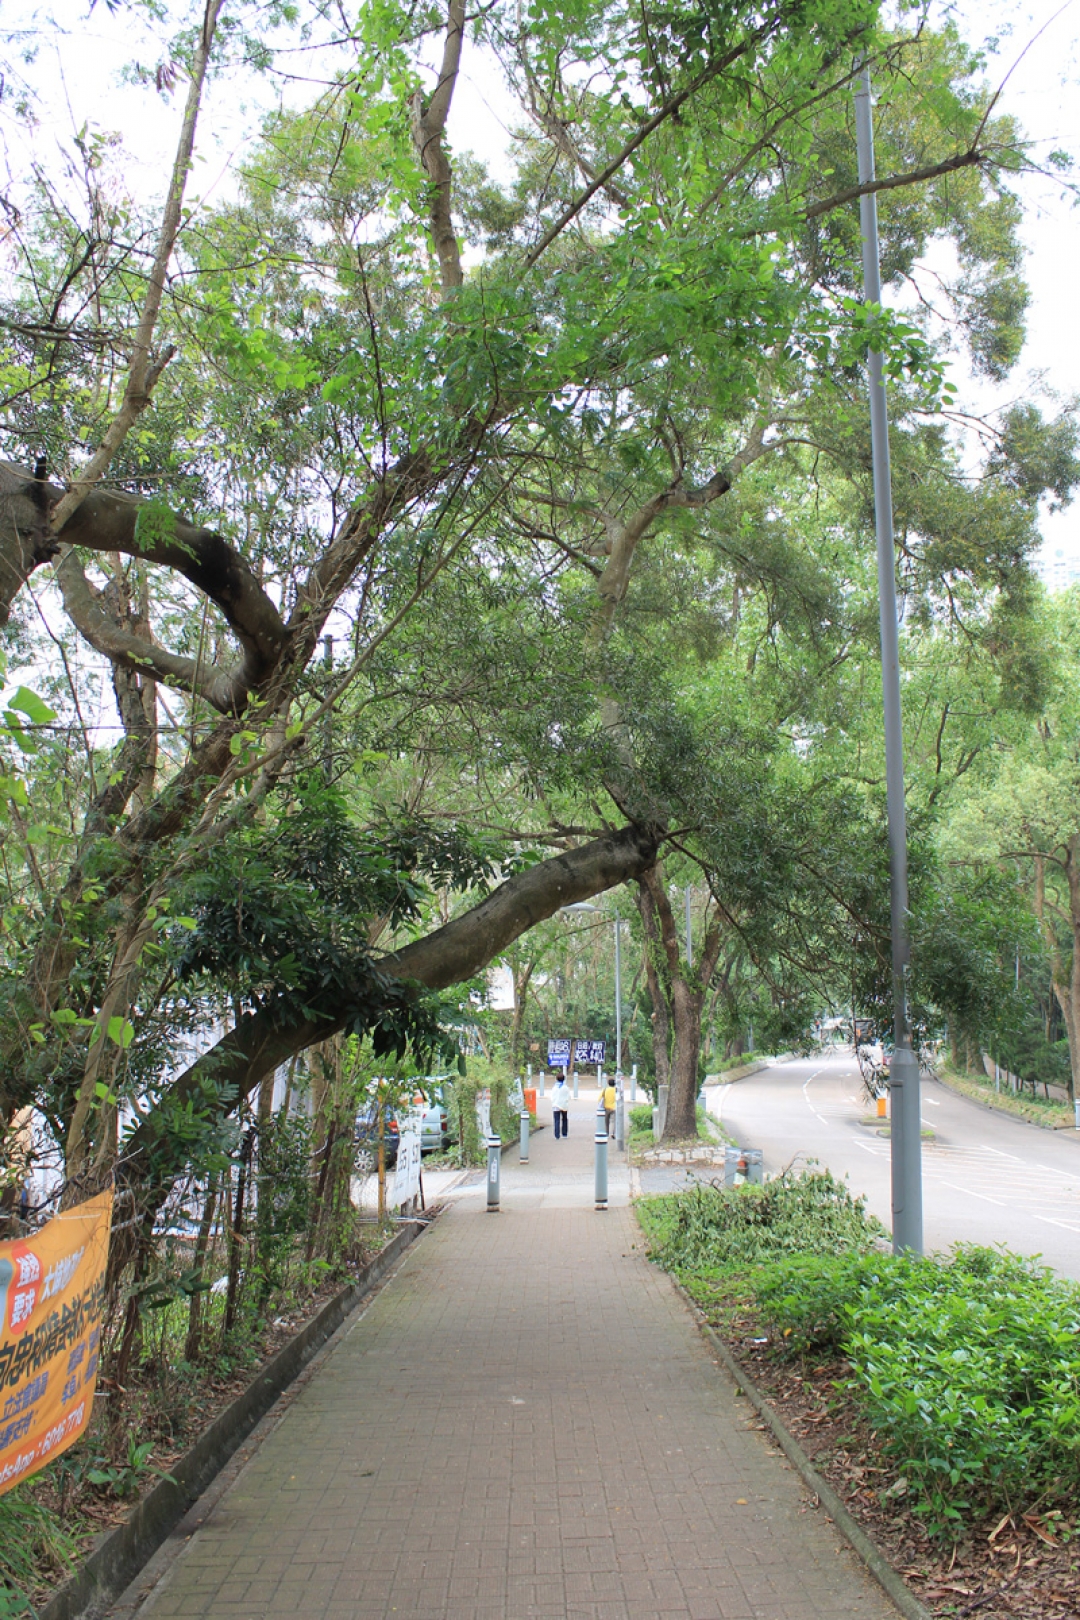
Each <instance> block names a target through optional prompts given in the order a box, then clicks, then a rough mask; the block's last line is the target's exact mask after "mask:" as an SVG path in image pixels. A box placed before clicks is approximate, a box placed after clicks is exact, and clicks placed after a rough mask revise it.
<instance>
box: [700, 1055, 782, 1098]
mask: <svg viewBox="0 0 1080 1620" xmlns="http://www.w3.org/2000/svg"><path fill="white" fill-rule="evenodd" d="M770 1066H771V1065H770V1062H769V1059H768V1058H763V1059H762V1060H761V1062H760V1063H743V1064H742V1065H741V1066H740V1067H739V1068H737V1069H725V1070H724V1071H723V1072H722V1073H721V1074H718V1075H717V1076H716V1078H715V1079H714V1078H713V1077H712V1076H711V1075H710V1076H709V1078H708V1079H707V1080H706V1082H705V1085H706V1086H707V1087H708V1089H709V1090H710V1091H715V1090H716V1088H717V1087H718V1086H730V1085H733V1084H734V1082H735V1081H736V1080H748V1079H749V1078H750V1076H751V1075H752V1074H760V1073H761V1071H762V1069H768V1068H769V1067H770Z"/></svg>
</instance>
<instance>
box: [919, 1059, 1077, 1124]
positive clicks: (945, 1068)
mask: <svg viewBox="0 0 1080 1620" xmlns="http://www.w3.org/2000/svg"><path fill="white" fill-rule="evenodd" d="M938 1073H939V1074H940V1076H941V1078H942V1080H943V1081H944V1082H945V1084H946V1085H948V1086H951V1087H952V1088H953V1090H954V1091H959V1092H962V1093H963V1095H964V1096H965V1097H971V1098H972V1099H973V1100H974V1101H975V1102H981V1103H985V1104H986V1105H987V1106H988V1107H990V1108H997V1109H1000V1111H1001V1112H1002V1113H1003V1114H1012V1115H1013V1116H1014V1117H1015V1118H1016V1119H1026V1120H1028V1121H1029V1122H1030V1123H1031V1124H1032V1125H1042V1126H1045V1127H1046V1129H1047V1130H1052V1131H1062V1130H1074V1129H1075V1126H1076V1111H1075V1109H1074V1108H1073V1106H1072V1104H1071V1103H1070V1102H1067V1101H1065V1100H1063V1099H1062V1098H1060V1097H1050V1096H1046V1095H1045V1094H1044V1093H1040V1092H1039V1090H1038V1088H1037V1083H1033V1084H1032V1085H1031V1087H1030V1090H1028V1089H1017V1090H1016V1091H1013V1089H1012V1087H1011V1086H1010V1085H1009V1082H1008V1081H1007V1080H1006V1079H1004V1078H1003V1079H1002V1080H1001V1081H1000V1082H999V1083H998V1084H997V1085H996V1086H995V1084H994V1082H993V1081H992V1080H991V1079H990V1077H989V1076H988V1075H987V1074H986V1073H985V1071H984V1072H982V1073H981V1074H980V1073H979V1072H978V1071H977V1070H976V1071H969V1070H967V1069H963V1068H956V1067H955V1066H954V1065H953V1064H952V1063H950V1062H947V1061H946V1062H943V1063H940V1064H938Z"/></svg>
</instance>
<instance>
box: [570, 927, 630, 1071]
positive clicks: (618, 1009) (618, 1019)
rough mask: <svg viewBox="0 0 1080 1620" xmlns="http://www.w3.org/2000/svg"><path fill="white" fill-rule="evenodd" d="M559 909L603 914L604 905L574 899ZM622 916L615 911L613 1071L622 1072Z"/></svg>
mask: <svg viewBox="0 0 1080 1620" xmlns="http://www.w3.org/2000/svg"><path fill="white" fill-rule="evenodd" d="M559 910H560V911H596V912H599V913H600V915H601V916H603V915H604V914H605V912H606V910H607V908H606V907H605V906H594V905H593V904H592V903H591V902H590V901H588V900H574V901H572V902H571V904H570V905H568V906H560V907H559ZM621 933H622V918H621V917H620V916H619V914H618V912H616V913H615V1073H616V1074H621V1073H622V939H621Z"/></svg>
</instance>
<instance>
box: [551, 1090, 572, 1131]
mask: <svg viewBox="0 0 1080 1620" xmlns="http://www.w3.org/2000/svg"><path fill="white" fill-rule="evenodd" d="M569 1107H570V1087H569V1086H568V1085H567V1083H566V1076H565V1075H560V1076H559V1079H558V1081H557V1082H556V1085H555V1089H554V1091H553V1092H552V1093H551V1117H552V1119H553V1120H554V1121H555V1140H556V1142H557V1141H558V1140H559V1137H560V1136H567V1135H569V1131H568V1129H567V1118H568V1115H567V1110H568V1109H569Z"/></svg>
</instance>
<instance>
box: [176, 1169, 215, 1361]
mask: <svg viewBox="0 0 1080 1620" xmlns="http://www.w3.org/2000/svg"><path fill="white" fill-rule="evenodd" d="M216 1213H217V1180H216V1178H215V1177H214V1176H211V1177H210V1180H209V1181H208V1182H207V1185H206V1202H205V1203H204V1204H203V1213H202V1220H201V1221H200V1223H199V1235H198V1237H197V1238H196V1239H195V1255H194V1262H195V1263H194V1266H193V1267H192V1269H193V1270H194V1271H196V1272H197V1273H198V1280H199V1281H200V1282H202V1281H203V1280H204V1279H203V1275H202V1271H203V1267H204V1266H205V1264H206V1251H207V1249H208V1248H209V1247H210V1234H211V1232H212V1231H213V1230H214V1216H215V1214H216ZM205 1292H206V1290H205V1289H204V1288H197V1289H196V1290H195V1291H194V1293H193V1294H192V1296H191V1303H190V1304H189V1306H188V1329H187V1337H186V1339H185V1340H184V1360H185V1361H188V1362H196V1361H198V1359H199V1350H200V1349H201V1346H202V1308H203V1295H204V1294H205Z"/></svg>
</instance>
